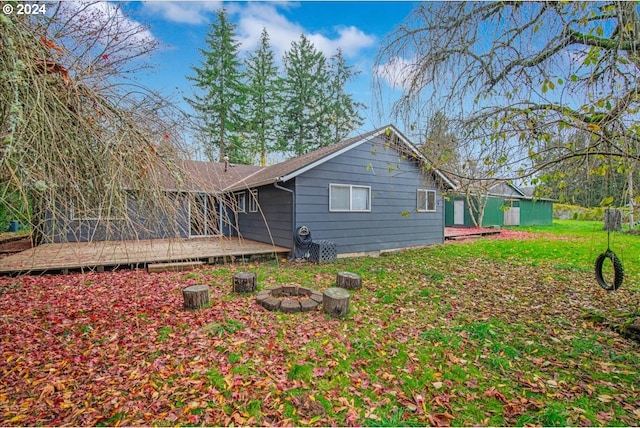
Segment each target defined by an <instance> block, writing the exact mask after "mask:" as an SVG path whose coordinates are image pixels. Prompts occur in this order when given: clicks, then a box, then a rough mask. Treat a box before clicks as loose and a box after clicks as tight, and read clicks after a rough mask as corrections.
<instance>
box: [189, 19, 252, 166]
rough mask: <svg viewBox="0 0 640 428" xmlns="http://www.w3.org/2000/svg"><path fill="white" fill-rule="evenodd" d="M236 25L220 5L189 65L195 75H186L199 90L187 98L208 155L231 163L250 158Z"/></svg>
mask: <svg viewBox="0 0 640 428" xmlns="http://www.w3.org/2000/svg"><path fill="white" fill-rule="evenodd" d="M235 29H236V26H235V25H234V24H233V23H231V22H230V21H229V19H228V18H227V14H226V11H225V10H224V9H221V10H220V11H219V12H218V13H217V22H215V23H213V24H212V25H211V29H210V31H209V32H208V33H207V38H206V45H207V48H206V49H200V52H201V54H202V56H203V60H202V62H201V64H200V66H199V67H197V66H193V67H192V70H193V71H194V72H195V76H191V77H188V79H189V80H191V81H193V82H194V83H195V85H196V87H197V88H199V89H200V91H201V94H195V95H194V98H193V99H188V98H187V99H186V100H187V102H188V103H189V104H190V105H191V106H192V107H193V108H194V109H195V110H196V112H197V113H198V115H199V119H200V131H201V132H202V133H203V135H204V136H205V138H206V139H207V141H206V142H205V154H206V155H207V157H208V158H209V159H210V160H211V161H215V160H222V159H223V158H224V157H225V156H228V157H229V160H230V161H231V162H233V163H248V162H249V161H250V158H249V156H248V154H247V153H246V149H245V147H244V146H243V140H244V138H242V131H243V130H244V120H243V114H244V111H243V109H244V106H245V103H246V95H247V89H246V85H245V84H244V83H243V75H242V71H241V68H240V67H241V62H240V60H239V59H238V46H239V43H238V42H236V40H235V38H236V37H235ZM216 152H217V155H218V156H217V157H216ZM216 158H217V159H216Z"/></svg>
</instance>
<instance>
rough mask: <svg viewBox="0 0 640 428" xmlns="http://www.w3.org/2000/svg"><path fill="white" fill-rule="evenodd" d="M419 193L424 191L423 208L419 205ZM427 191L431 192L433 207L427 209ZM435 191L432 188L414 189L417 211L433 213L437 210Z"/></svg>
mask: <svg viewBox="0 0 640 428" xmlns="http://www.w3.org/2000/svg"><path fill="white" fill-rule="evenodd" d="M420 193H424V205H425V206H424V209H423V208H422V207H421V206H420ZM429 193H432V194H433V209H431V210H430V209H429ZM437 196H438V194H437V192H436V191H435V190H432V189H417V190H416V211H417V212H419V213H434V212H436V211H437V210H438V201H437V199H436V197H437Z"/></svg>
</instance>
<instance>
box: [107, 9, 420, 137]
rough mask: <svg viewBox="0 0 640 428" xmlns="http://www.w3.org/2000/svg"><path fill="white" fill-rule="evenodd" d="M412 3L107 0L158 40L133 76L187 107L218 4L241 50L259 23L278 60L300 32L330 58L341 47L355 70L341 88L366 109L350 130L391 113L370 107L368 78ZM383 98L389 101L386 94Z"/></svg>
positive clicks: (249, 45) (373, 124)
mask: <svg viewBox="0 0 640 428" xmlns="http://www.w3.org/2000/svg"><path fill="white" fill-rule="evenodd" d="M417 4H418V3H417V2H408V1H300V2H288V1H282V2H276V1H250V2H226V1H225V2H222V1H180V2H179V1H133V2H120V3H118V2H109V3H106V4H104V7H115V6H116V5H117V6H119V7H120V11H121V13H122V19H123V20H127V21H130V23H131V24H132V25H135V24H142V25H144V26H146V27H147V28H148V34H147V37H151V38H153V39H155V40H156V41H158V42H159V43H160V49H159V50H158V51H157V52H156V53H155V55H154V56H153V57H152V63H153V64H154V65H155V66H154V67H153V69H151V70H149V71H146V72H143V73H142V74H139V75H138V76H136V79H137V80H139V81H140V83H142V84H144V85H145V86H148V87H150V88H152V89H155V90H157V91H159V92H160V93H162V94H163V95H165V96H169V97H170V98H171V99H172V100H174V101H175V102H176V103H178V104H179V105H180V106H181V107H182V108H184V109H186V110H189V107H188V105H187V104H186V102H184V97H185V96H187V97H189V96H191V94H192V90H193V87H192V82H190V81H189V80H188V79H187V76H192V75H193V74H194V72H193V70H192V68H191V67H192V66H194V65H199V64H200V61H201V60H202V55H201V53H200V51H199V49H201V48H204V47H205V37H206V33H207V31H208V30H209V29H210V26H211V24H212V22H214V21H215V14H216V11H217V10H218V9H219V8H221V7H224V8H225V9H226V10H227V13H228V16H229V18H230V19H231V21H232V22H233V23H234V24H236V26H237V28H236V36H237V41H238V42H239V43H240V53H241V55H242V56H244V55H246V54H247V53H248V52H251V51H253V50H254V49H256V47H257V44H258V42H259V37H260V33H261V32H262V29H263V28H266V29H267V31H268V33H269V36H270V43H271V47H272V49H273V51H274V53H275V56H276V58H277V61H278V62H279V63H280V60H281V58H282V55H283V53H284V52H285V51H286V50H288V49H289V48H290V47H291V42H292V41H296V40H298V39H299V38H300V35H301V34H305V35H306V36H307V37H308V38H309V39H310V40H311V41H312V42H313V43H314V45H315V46H316V48H317V49H319V50H321V51H322V52H324V54H325V55H326V56H327V57H330V56H331V55H333V54H334V53H335V52H336V49H337V48H341V49H342V51H343V54H344V56H345V57H346V59H347V62H348V63H349V64H350V65H352V66H353V67H354V70H356V71H358V72H359V73H360V74H359V76H358V77H357V78H356V79H355V80H354V81H353V82H351V83H349V85H348V88H347V90H348V91H349V92H350V93H352V94H353V96H354V98H355V99H356V101H359V102H361V103H363V104H364V105H365V106H367V107H368V108H367V109H366V110H365V111H363V112H362V115H363V117H364V118H365V123H364V124H363V125H362V127H361V129H358V130H356V133H359V132H360V131H361V132H367V131H370V130H372V129H375V128H377V127H380V126H383V125H386V124H388V123H389V122H390V118H389V117H388V116H387V115H386V114H385V113H383V114H382V116H381V115H380V114H379V113H378V111H377V110H375V109H374V108H373V105H374V99H373V95H372V94H373V91H372V86H371V82H372V77H373V70H374V66H375V65H374V62H375V57H376V54H377V52H378V49H379V47H380V44H381V42H382V41H383V39H384V37H385V35H386V34H388V33H389V32H391V31H392V30H393V29H394V28H395V27H396V26H397V25H399V24H401V23H402V22H403V21H404V20H405V18H406V17H407V15H408V14H409V13H410V12H411V10H412V9H413V8H414V7H416V5H417ZM388 101H389V103H390V102H391V99H388Z"/></svg>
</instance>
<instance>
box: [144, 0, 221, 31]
mask: <svg viewBox="0 0 640 428" xmlns="http://www.w3.org/2000/svg"><path fill="white" fill-rule="evenodd" d="M144 6H145V8H146V9H147V11H148V12H150V13H152V14H154V15H159V16H161V17H162V18H163V19H166V20H167V21H172V22H177V23H180V24H192V25H200V24H205V23H208V22H210V21H211V12H215V11H216V10H218V9H220V7H221V6H222V1H206V2H204V1H170V0H167V1H164V0H153V1H145V2H144Z"/></svg>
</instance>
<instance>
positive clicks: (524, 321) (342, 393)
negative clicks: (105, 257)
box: [0, 231, 640, 426]
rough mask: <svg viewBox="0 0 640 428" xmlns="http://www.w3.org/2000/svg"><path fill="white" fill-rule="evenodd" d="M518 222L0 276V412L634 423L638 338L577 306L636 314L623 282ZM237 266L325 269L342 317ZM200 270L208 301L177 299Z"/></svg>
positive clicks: (317, 279) (164, 418) (279, 274)
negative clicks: (343, 309)
mask: <svg viewBox="0 0 640 428" xmlns="http://www.w3.org/2000/svg"><path fill="white" fill-rule="evenodd" d="M531 233H532V234H533V235H532V236H531V237H530V239H527V240H521V241H518V242H516V241H506V240H496V239H482V240H478V241H470V242H462V243H455V244H446V245H441V246H435V247H432V248H427V249H422V250H417V251H405V252H401V253H397V254H393V255H387V256H383V257H380V258H362V259H351V260H347V259H341V260H338V261H337V262H336V263H333V264H324V265H314V264H285V265H276V264H275V263H274V262H263V263H252V264H249V263H246V264H235V265H218V266H207V267H204V268H202V269H199V270H196V271H193V272H189V273H156V274H149V273H146V272H145V271H140V270H139V271H127V270H122V271H117V272H106V273H84V274H82V273H76V274H71V275H44V276H24V277H19V278H0V311H1V312H0V313H1V314H2V315H0V325H1V329H0V361H1V362H0V425H13V426H17V425H83V426H84V425H172V426H173V425H232V424H233V425H316V426H328V425H369V426H379V425H387V426H401V425H449V424H450V425H526V424H536V425H547V426H553V425H555V426H559V425H582V426H589V425H639V424H640V376H639V373H640V345H639V344H638V343H636V342H632V341H629V340H627V339H624V338H622V337H621V336H620V335H619V334H617V333H616V332H614V331H613V330H612V329H611V328H609V327H607V326H606V325H604V324H601V323H597V322H594V321H593V319H594V317H593V316H591V317H588V318H585V314H592V315H593V314H601V315H603V316H608V315H609V314H614V313H629V312H634V311H635V312H637V311H638V305H639V301H640V295H639V290H638V287H637V286H636V285H634V284H630V286H629V287H626V286H625V287H623V288H622V289H620V290H617V291H615V292H607V291H605V290H603V289H601V288H600V287H598V286H597V283H596V282H595V280H594V276H593V272H592V271H591V270H590V269H589V265H588V264H587V263H590V261H588V260H585V261H577V262H575V264H572V263H573V262H571V260H569V259H570V258H571V250H570V249H569V250H567V241H568V240H567V239H565V238H563V237H562V235H559V234H557V235H553V234H549V233H548V232H544V231H543V232H539V231H533V232H531ZM588 239H590V238H588ZM569 241H570V242H571V245H580V244H579V241H580V238H579V237H578V238H575V239H573V238H572V239H570V240H569ZM583 243H584V245H587V246H588V245H589V242H588V241H585V242H583ZM628 245H629V247H628V249H627V250H626V251H627V253H628V254H631V252H632V251H636V250H638V248H637V244H635V243H634V242H631V241H630V243H629V244H628ZM510 248H511V249H514V248H515V249H516V250H517V251H515V250H510ZM543 248H544V250H543ZM526 249H534V250H535V249H538V250H539V252H540V253H541V254H542V255H539V254H538V253H535V254H536V255H535V256H534V257H530V256H527V253H524V251H525V250H526ZM639 253H640V252H636V253H635V254H639ZM558 254H564V255H565V256H564V258H559V257H558ZM628 265H629V266H630V267H627V270H628V271H629V272H628V274H629V277H630V278H637V275H638V272H637V271H635V269H636V265H635V264H634V263H628ZM244 270H248V271H252V272H255V273H256V274H257V275H258V284H259V288H266V287H269V286H272V285H279V284H291V283H298V284H300V285H302V286H307V287H312V288H315V289H317V290H323V289H325V288H328V287H331V286H334V285H335V275H336V273H337V272H339V271H350V272H354V273H357V274H359V275H361V276H362V279H363V288H362V289H360V290H354V291H352V292H351V302H350V313H349V315H348V316H347V317H346V318H344V319H334V318H331V317H329V316H327V315H325V314H324V313H323V312H322V311H321V310H318V311H314V312H307V313H297V314H284V313H280V312H269V311H267V310H265V309H263V308H262V307H261V306H259V305H258V304H257V303H256V302H255V295H254V294H248V295H239V294H234V293H232V291H231V288H232V287H231V278H232V276H233V273H234V272H237V271H244ZM201 283H204V284H208V285H209V286H210V293H211V305H210V306H209V307H206V308H204V309H201V310H198V311H185V310H183V308H182V294H181V290H182V288H184V287H186V286H188V285H192V284H201Z"/></svg>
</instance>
